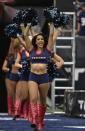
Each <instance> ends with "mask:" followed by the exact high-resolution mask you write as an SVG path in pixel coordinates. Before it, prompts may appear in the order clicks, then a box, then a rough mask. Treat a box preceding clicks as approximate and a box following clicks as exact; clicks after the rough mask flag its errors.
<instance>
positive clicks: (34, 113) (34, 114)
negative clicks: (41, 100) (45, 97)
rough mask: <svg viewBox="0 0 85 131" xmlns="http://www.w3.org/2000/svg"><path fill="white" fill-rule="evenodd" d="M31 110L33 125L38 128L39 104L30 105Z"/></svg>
mask: <svg viewBox="0 0 85 131" xmlns="http://www.w3.org/2000/svg"><path fill="white" fill-rule="evenodd" d="M30 110H31V115H32V124H34V125H36V126H37V115H38V114H37V103H33V102H31V103H30Z"/></svg>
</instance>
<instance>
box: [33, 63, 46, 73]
mask: <svg viewBox="0 0 85 131" xmlns="http://www.w3.org/2000/svg"><path fill="white" fill-rule="evenodd" d="M31 72H32V73H35V74H45V73H47V65H46V64H42V63H38V64H37V63H36V64H31Z"/></svg>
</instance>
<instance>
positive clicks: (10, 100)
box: [7, 96, 13, 115]
mask: <svg viewBox="0 0 85 131" xmlns="http://www.w3.org/2000/svg"><path fill="white" fill-rule="evenodd" d="M7 105H8V114H9V115H13V102H12V98H11V97H10V96H8V97H7Z"/></svg>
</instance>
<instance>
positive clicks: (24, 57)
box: [15, 47, 30, 118]
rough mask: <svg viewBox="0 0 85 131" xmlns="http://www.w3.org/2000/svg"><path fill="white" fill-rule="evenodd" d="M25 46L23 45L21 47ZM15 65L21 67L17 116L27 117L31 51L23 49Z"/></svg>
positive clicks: (17, 88)
mask: <svg viewBox="0 0 85 131" xmlns="http://www.w3.org/2000/svg"><path fill="white" fill-rule="evenodd" d="M21 48H23V47H21ZM15 66H16V67H17V68H18V69H19V72H20V77H19V81H18V83H17V87H16V102H15V118H16V117H17V116H18V117H24V118H26V117H27V113H28V110H27V109H28V100H29V99H28V86H27V84H28V78H29V66H30V63H29V53H28V52H27V51H26V50H25V49H24V48H23V49H21V50H20V51H19V52H18V54H17V58H16V61H15Z"/></svg>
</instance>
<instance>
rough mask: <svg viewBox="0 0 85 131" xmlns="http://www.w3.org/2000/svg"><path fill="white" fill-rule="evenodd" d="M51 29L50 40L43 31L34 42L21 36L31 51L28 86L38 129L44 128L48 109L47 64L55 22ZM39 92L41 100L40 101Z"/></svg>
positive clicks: (35, 37) (51, 47) (50, 26)
mask: <svg viewBox="0 0 85 131" xmlns="http://www.w3.org/2000/svg"><path fill="white" fill-rule="evenodd" d="M27 26H28V25H27ZM26 28H28V31H29V30H30V28H29V27H26ZM49 30H50V31H49V38H48V42H47V40H46V39H45V37H44V35H43V34H42V33H40V34H38V35H36V36H34V37H33V39H32V42H31V41H30V40H29V37H27V38H26V39H25V42H23V41H22V39H21V38H20V40H21V42H22V44H23V45H25V44H27V48H28V50H29V51H30V74H29V82H28V86H29V94H30V109H31V116H32V119H31V122H32V124H33V125H35V128H37V130H42V129H43V126H44V123H43V119H44V115H45V111H46V97H47V93H48V89H49V87H50V83H49V76H48V72H47V65H48V59H49V58H50V55H51V54H50V53H49V52H51V51H52V50H53V46H54V43H55V42H54V41H53V34H54V25H53V23H50V24H49ZM57 35H58V33H56V37H55V39H56V38H57ZM48 50H49V51H48ZM38 92H39V95H40V101H38ZM28 119H29V117H28ZM33 127H34V126H33Z"/></svg>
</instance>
